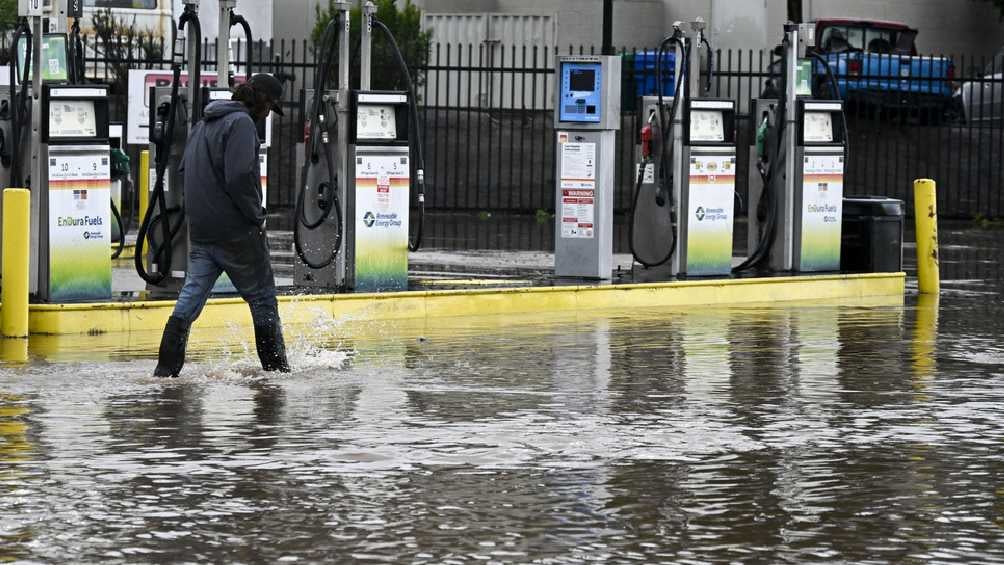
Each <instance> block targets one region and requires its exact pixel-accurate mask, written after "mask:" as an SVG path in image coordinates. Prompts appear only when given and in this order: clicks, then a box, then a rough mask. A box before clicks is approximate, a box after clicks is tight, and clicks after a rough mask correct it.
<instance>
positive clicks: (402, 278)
mask: <svg viewBox="0 0 1004 565" xmlns="http://www.w3.org/2000/svg"><path fill="white" fill-rule="evenodd" d="M335 9H336V17H335V18H333V19H332V21H331V23H330V24H329V25H328V27H327V29H326V30H325V32H324V35H323V37H322V41H321V48H322V49H323V51H322V55H323V56H324V57H323V58H322V59H321V61H320V64H319V65H318V70H317V75H316V76H315V80H314V85H315V89H314V90H312V91H308V93H307V100H308V108H309V109H310V115H309V120H308V123H307V132H306V134H307V138H306V140H305V156H306V158H305V161H304V170H303V173H302V179H303V185H302V186H301V188H300V191H299V194H298V195H297V201H296V212H295V224H294V229H293V241H294V246H295V249H296V256H297V259H296V262H295V264H294V271H293V278H294V284H296V285H297V286H304V287H310V288H318V289H331V290H358V291H387V290H405V289H407V287H408V251H409V250H411V251H415V250H417V249H418V248H419V247H420V245H421V239H422V231H423V223H424V202H425V197H424V192H425V189H424V169H425V165H424V156H423V151H422V145H421V130H420V129H419V124H418V113H417V110H416V107H415V92H414V85H413V84H412V81H411V75H410V73H409V71H408V67H407V64H406V63H405V60H404V57H403V56H402V55H401V51H400V49H399V48H398V45H397V42H396V40H395V39H394V36H393V34H391V32H390V30H389V29H388V28H387V27H386V25H384V24H383V23H382V22H380V21H379V20H378V19H376V17H375V16H374V14H375V11H376V8H375V6H374V5H373V4H372V3H371V2H366V3H365V5H364V6H363V26H362V29H361V34H360V37H361V40H360V89H359V90H355V91H353V90H351V89H350V85H349V64H350V45H349V43H350V42H349V29H350V25H351V24H350V20H349V9H350V4H349V2H336V3H335ZM374 28H376V29H378V30H380V31H381V32H382V33H383V34H384V35H385V37H386V39H387V41H388V43H389V44H390V46H391V48H392V51H393V52H394V54H395V59H396V61H397V63H398V66H399V67H400V69H401V72H402V75H403V78H404V82H405V84H406V88H407V90H406V91H404V92H394V91H374V90H371V89H370V86H371V55H372V53H371V45H372V31H373V29H374ZM336 49H337V63H338V64H337V69H338V77H337V80H336V81H335V83H336V84H335V88H334V89H329V74H330V71H331V69H332V68H333V67H334V64H333V63H334V61H333V59H334V57H333V56H332V55H333V52H334V51H335V50H336ZM413 191H414V192H415V193H416V196H417V200H418V218H417V222H416V224H417V229H416V235H415V237H414V239H413V240H411V239H410V236H409V227H410V223H411V222H410V220H411V218H410V204H411V199H412V197H411V194H412V192H413Z"/></svg>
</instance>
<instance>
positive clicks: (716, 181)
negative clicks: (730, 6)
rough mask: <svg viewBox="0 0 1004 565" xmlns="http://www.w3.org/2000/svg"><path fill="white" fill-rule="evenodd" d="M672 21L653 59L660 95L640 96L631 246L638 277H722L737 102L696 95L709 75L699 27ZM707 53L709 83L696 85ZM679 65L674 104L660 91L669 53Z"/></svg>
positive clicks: (727, 257) (728, 239)
mask: <svg viewBox="0 0 1004 565" xmlns="http://www.w3.org/2000/svg"><path fill="white" fill-rule="evenodd" d="M688 27H689V29H688V30H686V31H685V30H684V24H683V23H681V22H677V23H676V24H675V25H674V30H673V33H672V34H670V35H669V36H667V37H666V39H664V40H663V41H662V43H661V45H660V48H659V51H658V54H657V59H656V83H657V85H658V86H657V88H659V89H660V90H659V93H658V94H657V95H656V96H646V97H643V99H642V101H641V104H640V105H639V107H640V108H641V110H642V112H643V116H642V117H643V119H644V122H643V123H644V124H645V125H644V127H643V129H642V139H641V142H642V152H641V157H642V160H641V162H640V163H639V165H638V168H637V174H638V176H637V182H636V187H635V198H634V206H633V210H632V216H631V225H630V227H631V230H630V234H629V241H630V243H631V250H632V254H633V255H634V259H635V262H636V263H637V265H636V268H635V276H636V277H637V278H641V279H659V278H665V277H669V276H712V275H727V274H729V273H730V271H731V268H732V230H733V225H734V213H733V212H734V202H735V175H736V145H735V113H736V110H735V103H734V102H733V101H731V100H728V99H716V98H710V97H706V96H701V93H702V91H706V90H707V89H708V86H709V83H710V77H711V75H712V73H713V69H712V65H713V60H712V54H711V46H710V44H709V42H708V40H707V38H706V37H705V34H704V30H705V24H704V21H703V20H701V19H700V18H698V19H697V20H695V21H694V22H691V23H690V25H689V26H688ZM702 45H703V46H706V47H707V57H708V68H707V77H708V81H709V83H705V84H702V83H701V69H700V49H701V46H702ZM670 47H671V48H672V49H673V51H674V53H675V57H674V59H673V60H674V61H676V62H677V64H676V65H675V67H676V68H675V69H674V74H675V77H676V79H675V80H674V85H675V88H674V91H673V96H672V98H666V97H665V96H664V95H663V93H662V90H661V88H662V86H661V85H662V84H663V80H662V75H663V72H664V70H663V65H664V62H665V60H666V57H665V54H666V53H667V50H668V48H670Z"/></svg>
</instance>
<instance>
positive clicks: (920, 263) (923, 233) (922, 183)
mask: <svg viewBox="0 0 1004 565" xmlns="http://www.w3.org/2000/svg"><path fill="white" fill-rule="evenodd" d="M913 216H914V222H915V223H916V227H917V286H918V287H919V289H920V293H921V294H938V293H940V292H941V273H940V272H939V270H938V263H939V261H938V197H937V183H935V182H934V181H933V180H930V179H919V180H916V181H914V182H913Z"/></svg>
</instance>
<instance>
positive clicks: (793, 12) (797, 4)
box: [788, 0, 802, 24]
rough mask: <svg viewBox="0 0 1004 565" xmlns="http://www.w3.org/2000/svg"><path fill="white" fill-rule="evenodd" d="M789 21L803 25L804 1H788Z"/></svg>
mask: <svg viewBox="0 0 1004 565" xmlns="http://www.w3.org/2000/svg"><path fill="white" fill-rule="evenodd" d="M788 21H790V22H794V23H796V24H800V23H802V0H788Z"/></svg>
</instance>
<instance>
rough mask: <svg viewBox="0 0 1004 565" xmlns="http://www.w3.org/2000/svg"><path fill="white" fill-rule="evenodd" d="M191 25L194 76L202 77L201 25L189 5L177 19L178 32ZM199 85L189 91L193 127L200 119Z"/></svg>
mask: <svg viewBox="0 0 1004 565" xmlns="http://www.w3.org/2000/svg"><path fill="white" fill-rule="evenodd" d="M186 24H191V26H192V33H193V34H194V35H195V41H194V42H193V43H194V44H195V57H194V58H193V59H192V61H194V63H195V71H196V74H197V75H199V76H200V77H201V75H202V23H201V22H199V12H198V10H197V9H196V8H194V7H193V6H192V5H191V4H188V5H186V6H185V11H184V13H182V14H181V18H179V19H178V30H179V31H184V30H185V25H186ZM199 86H200V85H196V87H195V88H192V89H191V92H192V95H191V96H192V100H191V104H192V115H191V123H192V125H193V126H194V125H195V124H197V123H199V120H201V119H202V89H201V88H199Z"/></svg>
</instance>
